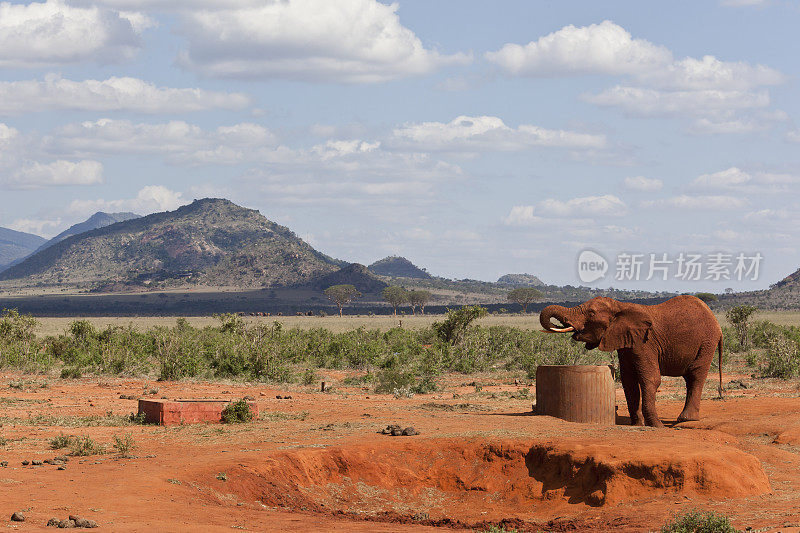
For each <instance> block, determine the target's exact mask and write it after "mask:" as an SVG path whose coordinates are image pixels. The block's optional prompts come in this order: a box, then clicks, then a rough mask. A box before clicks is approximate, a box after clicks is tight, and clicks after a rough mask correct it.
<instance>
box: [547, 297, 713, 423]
mask: <svg viewBox="0 0 800 533" xmlns="http://www.w3.org/2000/svg"><path fill="white" fill-rule="evenodd" d="M552 318H555V319H556V320H558V321H559V322H560V323H561V324H560V325H558V326H557V325H555V324H553V323H552V322H551V319H552ZM539 321H540V322H541V324H542V327H543V328H544V329H545V330H547V331H550V332H553V333H568V332H571V333H572V338H573V339H575V340H576V341H580V342H583V343H585V344H586V349H587V350H592V349H594V348H599V349H600V350H602V351H604V352H613V351H614V350H616V351H617V355H618V356H619V368H620V377H621V378H622V387H623V389H624V390H625V400H626V401H627V403H628V412H629V413H630V417H631V424H633V425H643V424H647V425H648V426H663V424H662V423H661V420H659V418H658V414H657V412H656V391H657V390H658V387H659V385H661V376H681V377H683V379H684V380H685V381H686V403H685V404H684V407H683V411H682V412H681V414H680V416H679V417H678V422H684V421H687V420H699V419H700V397H701V395H702V393H703V385H704V384H705V381H706V377H707V376H708V370H709V368H710V367H711V360H712V359H713V358H714V352H715V351H717V350H718V351H719V367H720V372H719V391H720V395H722V329H721V328H720V327H719V323H718V322H717V319H716V318H715V317H714V315H713V314H712V313H711V310H710V309H709V308H708V306H707V305H706V304H705V303H704V302H703V301H701V300H700V299H698V298H696V297H694V296H676V297H675V298H671V299H669V300H667V301H666V302H664V303H660V304H658V305H641V304H634V303H626V302H619V301H617V300H613V299H611V298H603V297H598V298H593V299H591V300H589V301H588V302H584V303H582V304H581V305H578V306H576V307H562V306H560V305H550V306H548V307H545V308H544V309H543V310H542V312H541V314H540V315H539Z"/></svg>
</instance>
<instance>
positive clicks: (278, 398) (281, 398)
mask: <svg viewBox="0 0 800 533" xmlns="http://www.w3.org/2000/svg"><path fill="white" fill-rule="evenodd" d="M275 399H276V400H283V396H281V395H280V394H279V395H277V396H275Z"/></svg>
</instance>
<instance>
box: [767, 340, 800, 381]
mask: <svg viewBox="0 0 800 533" xmlns="http://www.w3.org/2000/svg"><path fill="white" fill-rule="evenodd" d="M765 359H766V360H765V364H764V366H763V368H762V370H761V373H762V374H763V375H765V376H769V377H776V378H783V379H789V378H792V377H794V376H796V375H797V374H798V371H800V353H798V349H797V343H796V342H795V341H794V340H792V339H790V338H789V337H788V336H786V335H784V334H783V333H782V332H776V333H772V334H770V336H769V338H768V339H767V352H766V357H765Z"/></svg>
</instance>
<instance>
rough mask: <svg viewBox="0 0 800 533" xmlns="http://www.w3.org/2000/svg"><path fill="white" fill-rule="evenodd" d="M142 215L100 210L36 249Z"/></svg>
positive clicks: (42, 248)
mask: <svg viewBox="0 0 800 533" xmlns="http://www.w3.org/2000/svg"><path fill="white" fill-rule="evenodd" d="M140 217H141V215H137V214H136V213H103V212H102V211H98V212H97V213H95V214H94V215H92V216H90V217H89V218H88V219H87V220H84V221H83V222H79V223H78V224H75V225H73V226H70V227H69V228H68V229H66V230H64V231H62V232H61V233H59V234H58V235H56V236H55V237H53V238H52V239H50V240H49V241H47V242H46V243H44V244H43V245H41V246H40V247H39V248H38V249H37V250H36V251H37V252H40V251H42V250H44V249H45V248H50V247H51V246H53V245H54V244H56V243H58V242H61V241H63V240H64V239H66V238H68V237H72V236H73V235H78V234H80V233H85V232H87V231H91V230H93V229H98V228H104V227H106V226H110V225H111V224H116V223H117V222H125V221H126V220H131V219H134V218H140Z"/></svg>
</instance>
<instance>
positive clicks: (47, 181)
mask: <svg viewBox="0 0 800 533" xmlns="http://www.w3.org/2000/svg"><path fill="white" fill-rule="evenodd" d="M100 183H103V165H102V164H101V163H99V162H97V161H90V160H84V161H77V162H72V161H64V160H57V161H53V162H52V163H39V162H37V161H32V162H29V163H27V164H25V165H24V166H23V167H22V168H20V169H18V170H17V171H15V172H14V173H13V174H11V176H10V177H8V178H6V179H4V180H2V184H3V186H4V188H7V189H41V188H43V187H53V186H66V185H97V184H100Z"/></svg>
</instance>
